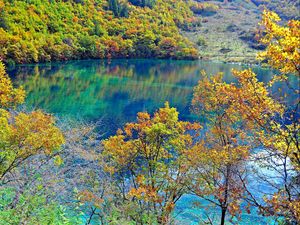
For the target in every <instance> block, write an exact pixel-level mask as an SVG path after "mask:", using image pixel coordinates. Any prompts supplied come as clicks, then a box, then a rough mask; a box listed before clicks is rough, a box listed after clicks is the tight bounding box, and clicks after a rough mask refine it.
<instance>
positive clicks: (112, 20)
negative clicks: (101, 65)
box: [0, 0, 197, 63]
mask: <svg viewBox="0 0 300 225" xmlns="http://www.w3.org/2000/svg"><path fill="white" fill-rule="evenodd" d="M149 7H150V8H149ZM0 14H1V16H0V46H1V47H0V58H2V60H4V62H7V63H12V62H16V63H31V62H44V61H55V60H68V59H82V58H118V57H159V58H176V59H184V58H189V59H190V58H196V57H197V50H196V49H195V48H194V47H193V45H192V44H191V43H190V42H189V41H188V40H187V39H185V38H183V37H182V36H181V35H180V33H179V29H178V27H177V26H182V25H183V24H184V23H186V21H187V20H188V18H190V17H191V16H192V13H191V11H190V10H189V7H188V5H187V4H186V3H185V2H184V1H183V0H180V1H172V0H168V1H162V0H158V1H129V2H127V1H120V0H109V1H101V0H93V1H86V0H82V1H72V0H69V1H48V0H33V1H19V0H13V1H9V0H1V1H0Z"/></svg>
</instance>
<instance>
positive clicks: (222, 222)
mask: <svg viewBox="0 0 300 225" xmlns="http://www.w3.org/2000/svg"><path fill="white" fill-rule="evenodd" d="M226 211H227V209H226V208H222V215H221V225H224V224H225V216H226Z"/></svg>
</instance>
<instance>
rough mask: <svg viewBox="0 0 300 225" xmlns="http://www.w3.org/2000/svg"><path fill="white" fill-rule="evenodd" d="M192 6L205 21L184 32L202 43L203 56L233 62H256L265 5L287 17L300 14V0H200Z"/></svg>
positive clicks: (196, 14)
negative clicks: (258, 32)
mask: <svg viewBox="0 0 300 225" xmlns="http://www.w3.org/2000/svg"><path fill="white" fill-rule="evenodd" d="M190 7H191V9H192V10H193V11H194V12H195V17H196V20H200V21H201V23H200V26H197V27H194V29H191V30H183V31H182V34H183V35H184V36H186V37H188V38H189V39H190V40H191V41H193V42H194V43H195V44H197V45H198V50H199V54H200V57H202V58H204V59H211V60H218V61H229V62H246V63H255V62H256V57H255V55H256V53H257V51H259V50H261V49H263V48H264V46H262V45H260V44H259V42H258V39H257V38H256V37H255V36H256V33H257V30H258V28H259V27H258V23H259V21H260V19H261V14H262V11H263V10H264V9H265V8H266V9H269V10H273V11H275V12H277V13H278V14H279V15H280V17H282V18H283V19H285V20H288V19H297V18H299V16H300V15H299V11H300V8H299V7H300V1H297V0H288V1H280V0H275V1H268V0H243V1H242V0H232V1H228V0H227V1H226V0H221V1H201V0H198V1H193V3H191V6H190Z"/></svg>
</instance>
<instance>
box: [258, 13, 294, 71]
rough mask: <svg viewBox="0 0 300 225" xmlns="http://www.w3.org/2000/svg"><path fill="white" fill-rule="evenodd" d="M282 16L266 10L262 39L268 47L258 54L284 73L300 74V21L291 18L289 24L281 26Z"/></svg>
mask: <svg viewBox="0 0 300 225" xmlns="http://www.w3.org/2000/svg"><path fill="white" fill-rule="evenodd" d="M280 21H281V19H280V17H279V16H278V15H277V14H276V13H275V12H271V11H267V10H265V11H264V12H263V17H262V21H261V23H260V25H262V26H263V28H264V30H263V32H264V35H263V37H262V38H261V39H260V41H261V42H262V43H263V44H265V45H267V49H266V50H265V51H263V52H262V53H260V54H259V55H258V57H259V59H266V60H267V61H268V64H269V65H270V66H272V67H274V68H275V69H279V70H280V71H281V72H282V73H283V74H288V73H296V74H298V76H300V21H299V20H290V21H289V22H288V24H287V26H280V25H279V24H278V22H280Z"/></svg>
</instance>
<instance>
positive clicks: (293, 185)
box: [251, 11, 300, 224]
mask: <svg viewBox="0 0 300 225" xmlns="http://www.w3.org/2000/svg"><path fill="white" fill-rule="evenodd" d="M280 20H281V19H280V17H279V16H278V15H277V14H276V13H274V12H271V11H264V13H263V17H262V21H261V23H260V25H261V26H262V37H261V39H260V41H261V42H262V43H263V44H265V45H267V48H266V50H265V51H263V52H262V53H260V54H259V55H258V56H259V58H260V59H263V60H266V61H267V63H268V64H269V65H270V66H271V67H273V68H275V69H277V70H279V74H278V75H274V77H273V79H272V80H271V82H270V83H269V86H270V87H273V85H274V83H276V82H277V83H279V84H281V85H286V86H287V88H288V90H287V91H286V93H285V94H282V95H281V96H280V97H278V94H277V96H274V98H275V97H277V100H278V101H279V102H280V103H281V106H282V110H280V111H279V112H278V113H277V115H276V117H274V116H271V115H264V121H265V123H264V124H260V123H258V122H259V121H260V120H257V118H259V117H261V116H262V115H261V114H257V115H256V116H254V119H255V120H256V122H257V124H258V125H262V127H263V128H264V129H263V130H261V131H260V132H258V133H257V141H258V142H259V143H260V144H261V145H262V146H264V149H265V151H264V153H265V154H263V155H262V156H260V157H257V158H256V160H257V161H259V162H261V164H262V165H263V166H264V167H267V168H272V169H271V171H273V173H275V174H276V177H277V179H276V180H274V178H273V177H274V176H268V175H266V174H264V175H263V176H262V175H261V177H263V179H264V181H265V182H267V183H268V184H269V185H271V186H272V187H273V188H275V193H273V194H272V195H271V196H266V197H265V203H266V206H265V207H264V208H263V209H264V210H263V211H264V212H265V213H266V214H267V215H275V216H282V217H284V218H285V219H286V221H287V222H288V223H291V224H293V223H297V222H299V221H300V217H299V201H300V200H299V196H300V192H299V189H300V184H299V176H300V175H299V170H300V146H299V130H300V124H299V105H300V96H299V86H298V85H299V82H300V81H299V79H300V77H299V76H300V70H299V68H300V64H299V63H300V52H299V46H300V21H299V20H290V21H288V23H287V26H284V25H280V24H279V22H280ZM293 83H294V85H293ZM277 92H278V93H280V90H277ZM256 98H257V101H258V104H257V105H259V103H260V101H261V99H263V97H262V96H260V95H257V96H256ZM251 107H255V106H254V105H252V106H251ZM253 201H254V202H255V200H253ZM255 203H256V204H258V202H255Z"/></svg>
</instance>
